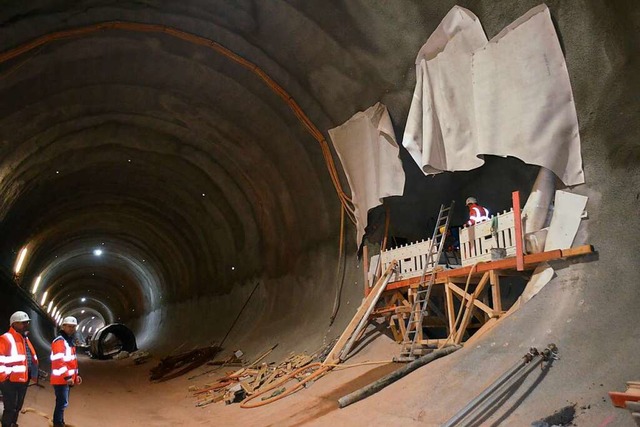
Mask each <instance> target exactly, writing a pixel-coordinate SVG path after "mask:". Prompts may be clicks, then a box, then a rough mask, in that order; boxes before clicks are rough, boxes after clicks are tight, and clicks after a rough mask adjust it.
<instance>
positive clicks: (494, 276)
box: [489, 270, 502, 312]
mask: <svg viewBox="0 0 640 427" xmlns="http://www.w3.org/2000/svg"><path fill="white" fill-rule="evenodd" d="M489 281H490V282H491V298H493V309H494V310H495V311H497V312H502V294H501V292H500V276H499V275H498V273H497V272H496V270H490V271H489Z"/></svg>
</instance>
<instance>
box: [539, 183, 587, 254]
mask: <svg viewBox="0 0 640 427" xmlns="http://www.w3.org/2000/svg"><path fill="white" fill-rule="evenodd" d="M588 199H589V198H588V197H587V196H581V195H580V194H573V193H569V192H566V191H562V190H556V198H555V204H554V208H553V217H551V224H550V225H549V231H548V232H547V240H546V242H545V246H544V250H545V251H552V250H554V249H568V248H570V247H571V245H572V244H573V240H574V239H575V237H576V234H577V232H578V227H579V226H580V221H582V212H584V209H585V207H586V206H587V200H588Z"/></svg>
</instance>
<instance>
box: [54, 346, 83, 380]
mask: <svg viewBox="0 0 640 427" xmlns="http://www.w3.org/2000/svg"><path fill="white" fill-rule="evenodd" d="M77 378H78V359H77V358H76V347H75V346H71V345H69V343H68V342H67V340H65V339H64V337H62V336H61V335H59V336H58V337H56V339H54V340H53V342H52V343H51V377H50V382H51V384H53V385H65V384H66V383H67V380H68V379H72V380H73V383H74V384H75V383H76V379H77Z"/></svg>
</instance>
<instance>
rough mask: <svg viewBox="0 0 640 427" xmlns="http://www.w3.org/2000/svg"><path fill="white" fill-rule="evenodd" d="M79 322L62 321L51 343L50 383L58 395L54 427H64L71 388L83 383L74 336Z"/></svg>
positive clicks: (67, 318) (71, 318)
mask: <svg viewBox="0 0 640 427" xmlns="http://www.w3.org/2000/svg"><path fill="white" fill-rule="evenodd" d="M77 327H78V320H77V319H76V318H75V317H73V316H68V317H65V318H64V319H62V327H61V330H60V334H59V335H58V336H57V337H56V338H55V339H54V340H53V342H52V343H51V378H50V382H51V385H53V389H54V391H55V394H56V406H55V409H54V410H53V426H54V427H63V426H64V425H65V424H64V410H65V408H66V407H67V406H68V405H69V392H70V390H71V387H73V386H75V385H79V384H81V383H82V378H81V377H80V375H78V359H77V357H76V345H75V342H74V341H73V336H74V335H75V333H76V329H77Z"/></svg>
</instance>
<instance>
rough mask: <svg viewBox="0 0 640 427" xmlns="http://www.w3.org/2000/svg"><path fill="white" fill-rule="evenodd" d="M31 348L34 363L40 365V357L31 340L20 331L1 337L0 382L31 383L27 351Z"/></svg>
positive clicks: (12, 331) (13, 331) (12, 330)
mask: <svg viewBox="0 0 640 427" xmlns="http://www.w3.org/2000/svg"><path fill="white" fill-rule="evenodd" d="M25 346H29V350H30V351H31V357H32V358H33V363H34V364H36V365H37V364H38V356H37V355H36V351H35V350H34V349H33V346H32V345H31V341H29V338H27V337H25V336H22V334H20V333H19V332H18V331H16V330H15V329H13V328H9V331H8V332H6V333H4V334H3V335H2V336H0V382H2V381H6V380H7V379H8V380H9V381H11V382H12V383H26V382H29V366H27V364H28V362H27V351H26V347H25Z"/></svg>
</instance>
